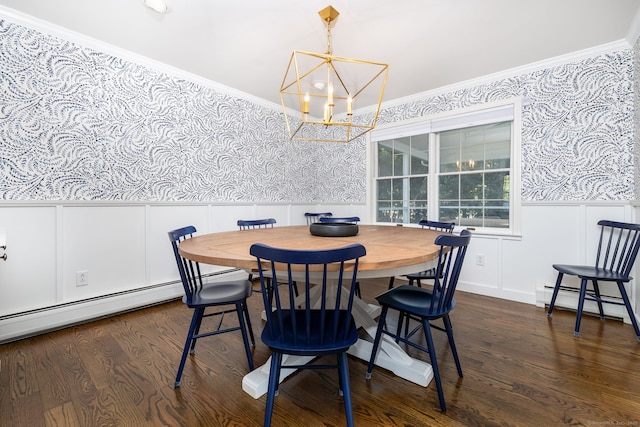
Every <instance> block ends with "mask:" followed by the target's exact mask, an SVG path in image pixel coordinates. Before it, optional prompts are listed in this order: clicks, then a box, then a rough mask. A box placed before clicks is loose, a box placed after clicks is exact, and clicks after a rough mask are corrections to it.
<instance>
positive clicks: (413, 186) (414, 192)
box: [409, 176, 428, 200]
mask: <svg viewBox="0 0 640 427" xmlns="http://www.w3.org/2000/svg"><path fill="white" fill-rule="evenodd" d="M427 183H428V181H427V177H426V176H421V177H418V178H410V179H409V190H410V191H409V199H410V200H427Z"/></svg>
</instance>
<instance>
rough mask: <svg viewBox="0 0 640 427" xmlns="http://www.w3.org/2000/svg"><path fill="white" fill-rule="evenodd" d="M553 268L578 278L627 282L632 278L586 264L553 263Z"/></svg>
mask: <svg viewBox="0 0 640 427" xmlns="http://www.w3.org/2000/svg"><path fill="white" fill-rule="evenodd" d="M553 268H555V269H556V270H558V271H559V272H560V273H563V274H569V275H572V276H578V277H580V278H583V279H589V280H602V281H605V282H618V281H622V282H628V281H629V280H631V279H632V278H631V277H630V276H625V275H624V274H622V273H618V272H616V271H611V270H605V269H602V268H596V267H593V266H588V265H564V264H554V265H553Z"/></svg>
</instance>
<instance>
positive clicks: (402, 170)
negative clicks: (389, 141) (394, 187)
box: [393, 137, 411, 176]
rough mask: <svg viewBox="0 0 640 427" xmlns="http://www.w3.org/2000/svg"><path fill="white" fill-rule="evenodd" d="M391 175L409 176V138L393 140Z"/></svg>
mask: <svg viewBox="0 0 640 427" xmlns="http://www.w3.org/2000/svg"><path fill="white" fill-rule="evenodd" d="M393 143H394V145H393V147H394V150H393V175H394V176H402V175H409V152H410V150H411V145H410V143H411V139H410V138H409V137H406V138H399V139H394V140H393Z"/></svg>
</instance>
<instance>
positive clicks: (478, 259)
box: [476, 255, 484, 266]
mask: <svg viewBox="0 0 640 427" xmlns="http://www.w3.org/2000/svg"><path fill="white" fill-rule="evenodd" d="M476 265H480V266H484V255H476Z"/></svg>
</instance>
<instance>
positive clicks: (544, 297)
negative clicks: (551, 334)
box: [536, 285, 627, 321]
mask: <svg viewBox="0 0 640 427" xmlns="http://www.w3.org/2000/svg"><path fill="white" fill-rule="evenodd" d="M554 288H555V285H544V286H543V287H542V289H538V290H537V291H536V301H537V305H538V306H540V307H547V308H548V307H549V303H550V302H551V296H552V295H553V289H554ZM601 290H602V289H601ZM579 293H580V290H579V289H578V288H573V287H563V288H560V291H558V297H557V298H556V303H555V305H554V310H556V309H561V310H567V311H573V312H576V311H577V310H578V299H579ZM601 295H602V297H604V298H606V299H609V300H611V301H616V302H618V301H619V302H622V297H620V296H619V295H611V293H609V292H601ZM603 309H604V314H605V317H606V318H607V319H614V320H622V321H624V319H625V317H626V313H627V312H626V309H625V308H624V306H619V305H612V304H604V305H603ZM583 313H585V314H592V315H595V316H600V312H599V311H598V305H597V303H596V302H595V301H589V300H585V302H584V307H583Z"/></svg>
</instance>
